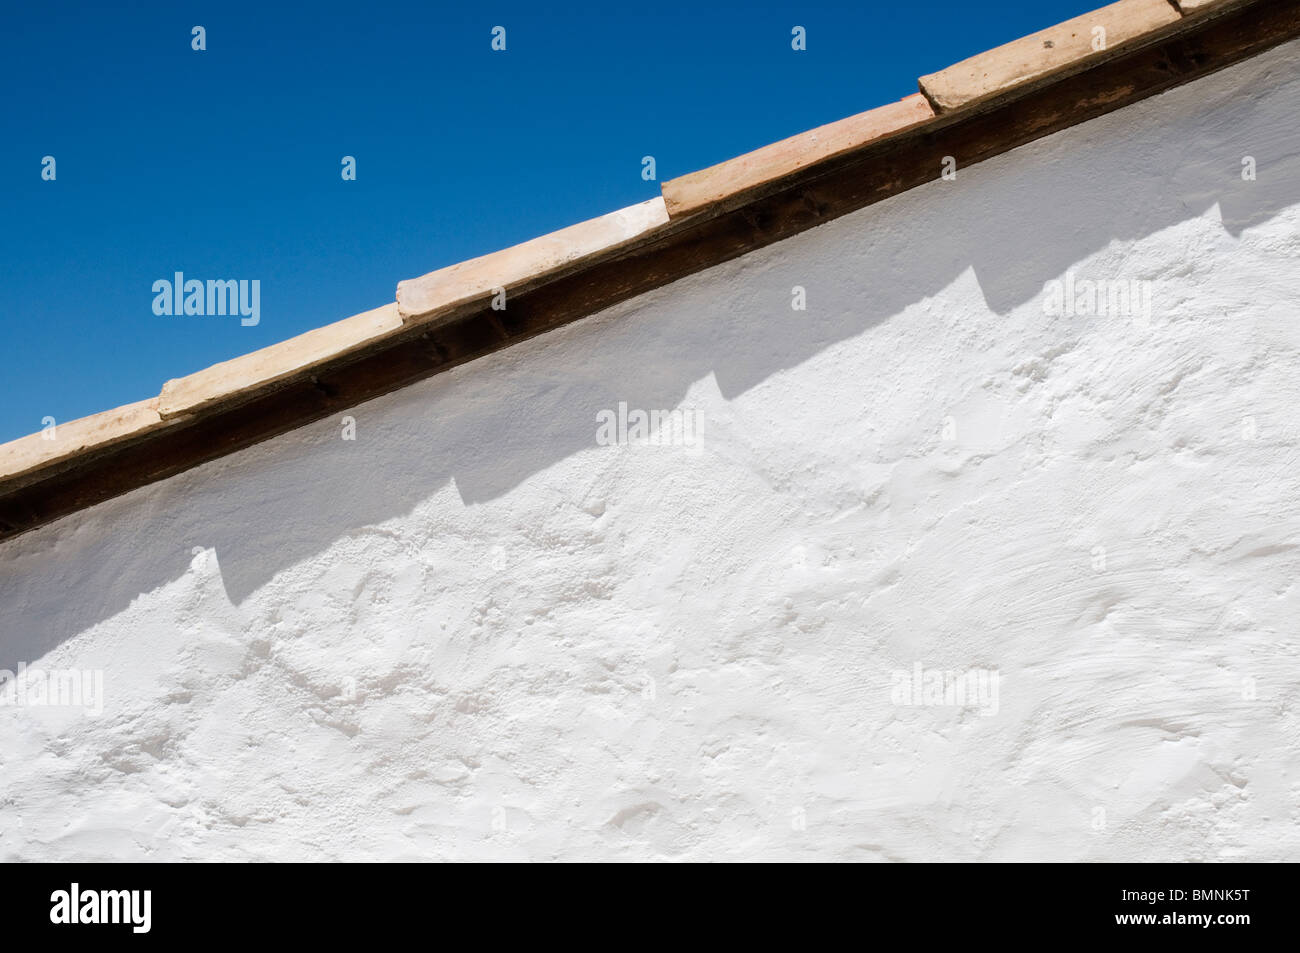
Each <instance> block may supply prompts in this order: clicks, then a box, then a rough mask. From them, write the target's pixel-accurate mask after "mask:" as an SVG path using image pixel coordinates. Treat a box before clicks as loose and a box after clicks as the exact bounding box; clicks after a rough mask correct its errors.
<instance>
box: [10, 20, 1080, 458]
mask: <svg viewBox="0 0 1300 953" xmlns="http://www.w3.org/2000/svg"><path fill="white" fill-rule="evenodd" d="M1098 5H1100V3H1098V2H1090V0H986V2H981V3H970V2H958V0H933V2H931V3H928V4H925V5H924V6H921V5H918V4H909V3H898V2H892V0H891V2H871V0H865V2H860V3H840V4H818V3H801V4H794V3H789V4H780V3H763V2H750V3H728V4H703V3H690V4H687V3H658V4H635V3H620V4H612V3H601V4H590V5H561V6H556V7H552V6H551V5H549V4H539V3H527V4H489V5H480V4H477V3H475V4H456V5H451V4H439V3H436V2H421V3H405V2H385V0H368V2H364V3H353V2H348V3H338V2H332V0H321V2H315V3H294V4H289V3H274V2H268V0H259V2H255V3H244V2H232V0H222V2H220V3H210V4H204V3H187V2H175V0H171V2H157V3H150V2H135V3H133V2H130V0H126V2H122V3H113V4H66V3H59V2H52V0H51V2H42V3H39V4H16V3H15V4H9V5H8V6H7V8H6V12H5V14H4V29H3V30H0V77H2V82H0V88H3V90H4V97H3V106H0V117H2V118H0V183H3V184H2V185H0V223H2V224H0V235H2V236H3V237H2V238H0V242H2V243H3V244H2V245H0V260H3V262H4V269H3V280H0V322H3V334H4V341H5V342H6V344H7V348H8V353H7V355H6V359H5V361H4V364H3V367H4V375H5V377H4V382H3V389H2V391H0V393H2V394H3V398H4V399H3V401H0V441H3V440H9V439H13V438H15V437H18V436H21V435H23V434H26V433H32V432H35V431H37V430H39V429H40V428H41V421H42V418H44V417H46V416H52V417H54V418H55V419H56V420H57V421H59V422H63V421H67V420H71V419H74V418H76V417H81V416H85V415H86V414H90V413H94V412H96V411H100V410H105V409H108V408H110V407H115V406H117V405H119V404H124V403H129V402H131V401H136V400H142V399H145V398H147V397H151V396H153V395H154V394H156V393H157V392H158V390H159V388H160V387H161V385H162V383H163V382H164V381H165V380H166V379H168V378H170V377H179V376H181V375H184V374H187V373H190V372H192V371H195V370H198V369H200V368H202V367H206V366H207V365H209V364H212V363H215V362H217V361H222V360H226V359H228V358H231V357H234V356H236V355H238V354H243V353H246V352H248V351H252V350H255V349H257V348H259V347H264V346H266V345H268V344H272V343H274V342H276V341H280V340H283V339H285V338H288V337H291V336H293V335H294V334H298V333H300V332H302V331H305V330H307V329H309V328H313V327H318V326H320V325H322V324H327V323H329V322H331V321H335V320H338V319H339V318H343V317H347V316H348V315H350V314H354V313H356V312H359V311H363V310H366V309H368V308H371V307H376V306H378V305H380V304H383V303H385V302H388V301H391V300H392V299H393V294H394V288H395V286H396V284H397V282H398V281H399V280H401V279H404V278H409V277H414V276H415V275H419V274H423V273H424V272H427V271H431V270H433V269H435V268H439V267H441V266H443V265H447V264H451V263H453V262H456V261H460V260H462V259H465V258H469V257H472V256H474V255H480V254H483V253H485V252H488V251H492V250H494V249H497V248H502V247H505V246H507V245H511V244H514V243H516V242H519V241H523V240H525V239H528V238H531V237H533V236H535V235H539V234H542V233H544V232H548V231H551V230H553V229H556V228H560V227H562V226H565V225H569V224H572V223H573V222H576V221H581V220H582V219H585V218H590V217H592V216H594V215H600V214H603V213H604V212H608V211H611V210H613V209H616V208H619V207H621V206H624V205H629V204H632V203H635V202H639V201H644V200H645V199H648V198H652V197H653V196H655V195H656V194H658V188H659V181H662V180H664V179H667V178H671V177H673V176H675V175H680V174H682V173H684V172H689V171H692V170H694V169H698V168H701V167H704V166H707V165H710V164H712V163H714V162H717V161H720V160H722V159H726V158H729V157H731V156H733V155H737V154H739V153H742V152H745V151H748V150H750V149H753V148H755V147H757V146H761V145H763V144H765V143H768V142H771V141H774V140H776V139H780V138H783V137H785V136H788V135H792V134H793V133H796V132H799V131H801V130H803V129H807V128H810V127H812V126H816V125H819V124H821V123H824V122H829V121H831V120H834V119H839V118H842V117H844V116H847V115H851V114H853V113H855V112H860V111H862V110H864V109H869V108H871V107H873V106H877V105H881V104H883V103H886V102H890V101H893V100H896V99H899V98H901V97H903V96H906V95H908V94H910V93H913V92H915V91H916V77H917V76H919V75H921V74H923V73H926V72H931V71H933V70H935V69H940V68H942V67H944V66H947V65H949V64H951V63H953V62H955V61H957V60H959V59H962V58H964V57H966V56H969V55H971V54H973V53H977V52H979V51H981V50H984V49H987V48H989V47H991V46H995V45H997V44H999V43H1002V42H1005V41H1007V40H1010V39H1014V38H1015V37H1017V36H1021V35H1023V34H1025V33H1028V32H1032V31H1034V30H1037V29H1041V28H1042V27H1045V26H1049V25H1051V24H1053V23H1056V22H1059V21H1060V20H1064V19H1067V18H1069V17H1071V16H1076V15H1078V14H1080V13H1083V12H1086V11H1087V10H1089V9H1092V8H1093V7H1095V6H1098ZM195 25H202V26H203V27H204V28H205V30H206V43H207V49H206V50H205V51H202V52H196V51H194V50H193V49H191V28H192V27H194V26H195ZM497 25H500V26H504V27H505V28H506V41H507V43H506V45H507V49H506V51H505V52H504V53H500V52H494V51H493V50H492V49H491V46H490V44H491V30H492V28H493V27H494V26H497ZM795 25H801V26H804V27H805V28H806V30H807V44H808V48H807V50H806V51H804V52H794V51H793V50H791V47H790V38H791V29H792V27H793V26H795ZM345 155H351V156H354V157H355V158H356V161H357V178H356V180H355V181H344V180H343V179H342V177H341V176H340V171H341V160H342V157H343V156H345ZM646 155H652V156H654V157H655V160H656V165H657V173H658V181H654V182H648V181H645V180H643V179H642V177H641V170H642V165H641V159H642V157H643V156H646ZM44 156H53V157H54V158H55V162H56V166H55V169H56V178H55V179H54V181H45V180H43V179H42V177H41V169H42V165H41V163H42V158H43V157H44ZM177 271H180V272H184V273H185V275H186V276H187V277H192V278H199V279H209V278H219V279H228V278H236V279H241V278H242V279H249V280H251V279H258V280H259V281H260V283H261V308H260V311H261V315H260V323H259V324H258V325H257V326H255V327H244V326H242V325H241V323H240V321H239V318H238V317H199V316H193V315H191V316H175V315H173V316H158V315H155V314H154V311H153V300H154V295H153V292H152V290H151V289H152V285H153V282H154V281H155V280H158V279H170V278H171V277H172V275H173V273H174V272H177Z"/></svg>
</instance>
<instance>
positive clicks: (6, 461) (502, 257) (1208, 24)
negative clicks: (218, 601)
mask: <svg viewBox="0 0 1300 953" xmlns="http://www.w3.org/2000/svg"><path fill="white" fill-rule="evenodd" d="M1296 36H1300V0H1119V2H1118V3H1112V4H1110V5H1109V6H1105V7H1102V8H1100V9H1098V10H1095V11H1093V12H1092V13H1087V14H1084V15H1082V16H1080V17H1075V18H1074V19H1072V20H1068V21H1066V22H1064V23H1061V24H1058V25H1057V26H1054V27H1050V28H1048V29H1046V30H1042V31H1039V32H1038V33H1034V34H1031V35H1030V36H1027V37H1024V38H1022V39H1019V40H1016V41H1014V42H1011V43H1008V44H1006V45H1004V46H1000V47H997V48H996V49H993V50H989V51H988V52H985V53H981V54H979V55H977V56H974V57H971V58H970V59H967V60H964V61H962V62H961V63H957V64H955V65H953V66H950V67H948V68H947V69H945V70H941V71H939V72H937V73H932V74H929V75H927V76H923V77H921V79H920V81H919V87H920V92H919V93H916V94H913V95H912V96H908V97H906V98H904V99H902V100H900V101H899V102H897V103H891V104H888V105H885V106H881V107H879V108H877V109H872V110H869V111H867V112H865V113H861V114H859V115H856V116H851V117H849V118H847V119H843V120H840V121H838V122H834V123H830V124H828V125H826V126H822V127H819V128H817V129H814V130H811V131H809V132H805V133H801V134H799V135H797V136H793V137H791V138H789V139H785V140H782V141H781V142H777V143H773V144H772V145H769V146H765V147H763V148H761V149H758V150H756V151H754V152H751V153H748V154H746V155H743V156H740V157H738V158H735V159H731V160H728V161H726V162H722V163H720V164H718V165H715V166H712V167H710V168H707V169H703V170H701V171H699V172H694V173H691V174H689V175H684V176H681V177H679V178H675V179H670V180H668V181H666V182H664V183H663V184H662V189H661V190H662V195H661V196H660V197H659V198H656V199H653V200H651V201H648V202H643V203H641V204H639V205H634V206H631V207H630V208H626V209H621V210H619V211H616V212H613V213H611V214H609V215H604V216H601V217H599V218H595V219H591V220H589V221H586V222H582V223H579V224H577V225H573V226H570V227H568V228H564V229H561V230H559V231H557V232H553V233H551V234H549V235H544V236H542V237H540V238H535V239H533V240H532V241H528V242H524V243H523V244H520V245H515V246H513V247H511V248H507V249H504V250H502V251H498V252H494V253H492V254H489V255H484V256H482V257H480V258H474V259H471V260H469V261H466V262H461V263H459V264H456V265H452V266H450V267H448V268H443V269H440V270H438V271H434V272H431V273H430V274H427V275H423V276H421V277H418V278H413V279H410V280H409V281H403V282H401V283H400V284H399V285H398V286H397V292H396V299H395V301H393V302H390V303H389V304H386V305H384V306H382V307H379V308H376V309H374V310H372V311H367V312H365V313H363V314H359V315H356V316H354V317H351V318H346V319H344V320H342V321H339V322H336V323H334V324H330V325H327V326H325V327H322V328H317V329H315V330H312V331H308V332H307V333H305V334H301V335H298V336H297V337H294V338H291V339H289V340H287V341H283V342H281V343H279V344H274V345H271V346H270V347H266V348H263V349H261V350H258V351H255V352H253V353H251V354H246V355H243V356H241V357H237V358H234V359H233V360H230V361H225V362H223V363H220V364H217V365H214V366H212V367H209V368H206V369H205V370H202V371H199V372H197V373H195V374H190V375H188V376H186V377H182V378H178V379H175V380H170V381H167V382H166V384H164V385H163V388H162V391H161V393H160V394H159V395H158V396H157V397H155V398H152V399H150V400H146V401H141V402H139V403H136V404H130V405H127V406H125V407H119V408H117V409H115V410H110V411H106V412H104V413H100V414H95V415H92V416H90V417H85V418H82V419H81V420H77V421H72V422H70V423H66V424H60V425H58V426H57V427H55V428H53V432H52V433H51V432H43V433H39V434H33V435H31V436H28V437H23V438H21V439H18V440H15V441H12V442H10V443H7V444H4V445H0V540H3V539H7V538H9V537H12V536H16V535H18V534H20V533H24V532H26V531H28V530H31V529H34V528H36V527H38V526H41V525H43V524H45V523H48V522H50V521H52V520H55V519H58V518H60V517H62V516H65V515H67V514H69V513H72V512H75V511H77V510H79V509H83V508H85V507H88V506H92V505H94V504H96V503H99V502H102V501H104V500H107V499H110V498H112V497H114V496H117V495H119V494H122V493H125V492H128V491H130V490H132V489H135V488H137V487H140V486H144V485H147V484H149V483H152V482H155V481H157V480H161V479H165V478H166V477H169V476H173V475H175V474H177V473H180V472H183V471H184V470H187V469H190V468H191V467H195V466H198V465H199V464H202V463H205V462H207V461H210V460H213V459H216V458H218V457H221V456H223V455H225V454H228V453H232V452H234V451H237V450H240V449H243V448H245V447H248V446H251V445H253V444H255V443H258V442H260V441H262V440H266V439H269V438H270V437H274V436H276V435H278V434H281V433H284V432H286V431H289V430H292V429H295V428H296V427H299V426H302V425H304V424H307V423H310V422H311V421H314V420H318V419H321V418H323V417H326V416H329V415H331V414H334V413H337V412H340V411H342V410H346V409H347V408H350V407H353V406H356V405H357V404H359V403H362V402H363V401H366V400H370V399H372V398H374V397H378V396H381V395H383V394H386V393H389V392H391V391H393V390H397V389H399V388H401V387H405V386H407V385H409V384H412V383H414V382H416V381H419V380H421V379H423V378H426V377H429V376H432V375H434V374H438V373H441V372H443V371H446V370H449V369H451V368H453V367H457V366H459V365H461V364H463V363H465V362H467V361H471V360H473V359H475V358H477V357H481V356H483V355H485V354H489V353H492V352H493V351H497V350H500V349H502V348H505V347H508V346H510V345H512V344H514V343H516V342H519V341H522V340H525V339H527V338H530V337H533V336H535V335H538V334H542V333H545V332H546V331H549V330H552V329H554V328H557V327H560V326H562V325H564V324H567V323H569V322H572V321H575V320H578V319H579V318H582V317H586V316H588V315H591V314H594V313H595V312H597V311H600V310H602V309H604V308H607V307H609V306H610V305H613V304H616V303H618V302H620V301H624V300H627V299H628V298H631V297H634V296H636V295H640V294H643V293H645V292H647V291H650V290H652V289H654V288H657V287H661V286H663V285H666V284H669V283H670V282H673V281H675V280H677V279H679V278H682V277H685V276H686V275H689V274H693V273H695V272H698V271H701V270H703V269H705V268H709V267H712V266H714V265H717V264H720V263H722V262H725V261H729V260H731V259H733V258H736V257H738V256H740V255H743V254H745V253H747V252H750V251H754V250H756V249H758V248H761V247H764V246H766V245H768V244H771V243H773V242H777V241H780V240H782V239H785V238H788V237H790V236H792V235H795V234H798V233H799V232H802V231H805V230H807V229H809V228H813V227H815V226H817V225H820V224H822V223H824V222H827V221H829V220H831V219H834V218H837V217H839V216H841V215H845V214H847V213H849V212H853V211H856V210H857V209H860V208H863V207H865V206H867V205H870V204H873V203H875V202H878V201H881V200H882V199H885V198H888V197H890V196H892V195H896V194H898V193H900V192H903V191H906V190H908V189H911V188H914V187H916V186H919V185H922V184H924V183H926V182H929V181H932V180H934V179H935V178H937V177H938V174H939V170H940V168H941V162H942V160H943V158H944V157H946V156H953V157H957V158H958V160H959V161H960V162H961V164H962V166H968V165H971V164H973V163H976V162H980V161H982V160H984V159H987V158H990V157H992V156H995V155H999V154H1001V153H1004V152H1007V151H1009V150H1011V149H1014V148H1016V147H1017V146H1020V145H1024V144H1025V143H1028V142H1031V141H1033V140H1035V139H1039V138H1041V137H1043V136H1046V135H1050V134H1051V133H1053V132H1057V131H1059V130H1061V129H1064V128H1067V127H1069V126H1072V125H1075V124H1078V123H1081V122H1084V121H1086V120H1088V119H1092V118H1095V117H1096V116H1099V115H1102V114H1104V113H1107V112H1110V111H1112V110H1115V109H1119V108H1121V107H1123V106H1126V105H1130V104H1132V103H1134V102H1137V101H1139V100H1141V99H1144V98H1146V97H1149V96H1152V95H1155V94H1156V93H1160V92H1162V91H1164V90H1167V89H1169V88H1172V87H1174V86H1177V85H1181V84H1183V83H1186V82H1189V81H1191V80H1194V79H1197V78H1199V77H1201V76H1204V75H1206V74H1208V73H1211V72H1214V71H1215V70H1218V69H1222V68H1223V67H1225V66H1229V65H1231V64H1233V63H1236V62H1238V61H1240V60H1243V59H1246V58H1248V57H1250V56H1253V55H1255V54H1257V53H1261V52H1263V51H1264V50H1267V49H1269V48H1271V47H1273V46H1276V45H1277V44H1279V43H1282V42H1284V41H1286V40H1288V39H1292V38H1294V37H1296Z"/></svg>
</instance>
